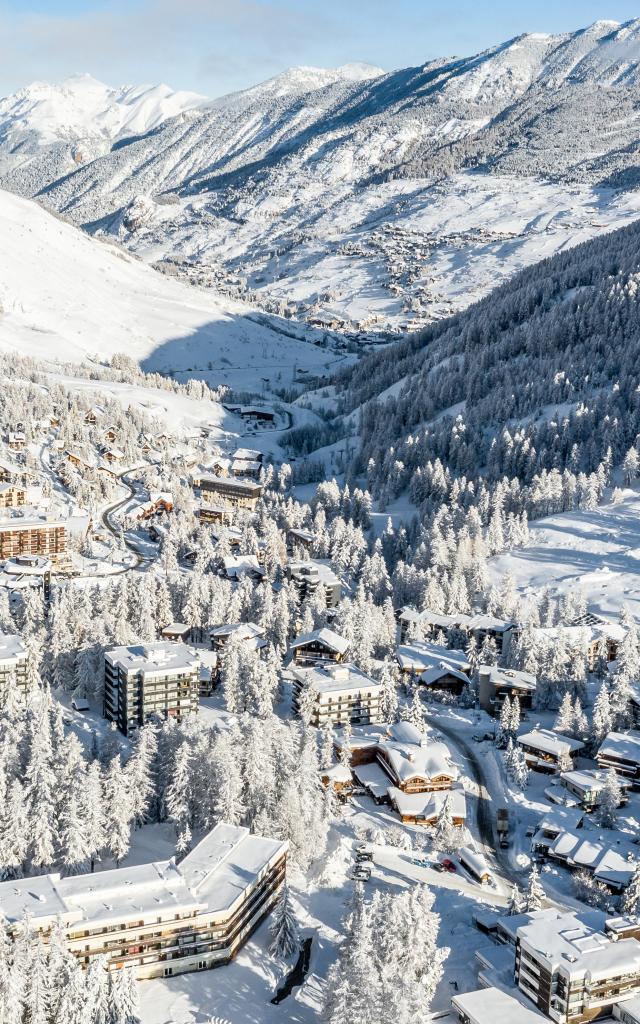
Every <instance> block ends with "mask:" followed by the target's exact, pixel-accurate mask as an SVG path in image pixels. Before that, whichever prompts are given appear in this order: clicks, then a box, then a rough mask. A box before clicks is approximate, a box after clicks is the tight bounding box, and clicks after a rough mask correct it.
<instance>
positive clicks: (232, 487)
mask: <svg viewBox="0 0 640 1024" xmlns="http://www.w3.org/2000/svg"><path fill="white" fill-rule="evenodd" d="M198 479H199V480H200V486H201V487H202V485H203V484H206V487H205V490H207V491H245V492H247V491H248V492H250V493H252V494H257V495H260V494H262V484H259V483H256V482H255V480H234V479H232V478H231V477H228V476H211V475H209V474H208V473H203V474H202V476H200V477H199V478H198Z"/></svg>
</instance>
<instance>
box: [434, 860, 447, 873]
mask: <svg viewBox="0 0 640 1024" xmlns="http://www.w3.org/2000/svg"><path fill="white" fill-rule="evenodd" d="M433 870H434V871H437V872H438V874H439V875H440V874H442V872H443V871H444V870H445V868H444V866H443V865H442V864H440V862H439V861H436V863H435V864H434V865H433Z"/></svg>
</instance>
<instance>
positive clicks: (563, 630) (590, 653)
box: [535, 614, 626, 672]
mask: <svg viewBox="0 0 640 1024" xmlns="http://www.w3.org/2000/svg"><path fill="white" fill-rule="evenodd" d="M535 634H536V636H537V637H539V638H540V639H542V640H546V641H547V643H554V642H562V643H564V644H566V645H567V646H569V647H573V648H576V649H577V650H583V651H584V653H585V655H586V658H587V665H588V668H589V671H590V672H595V671H596V670H597V669H598V668H599V667H601V666H606V665H607V664H609V663H611V662H612V661H615V659H616V658H617V656H618V647H619V645H620V643H621V642H622V640H623V639H624V637H625V635H626V630H625V628H624V627H623V626H621V625H620V624H619V623H615V622H607V621H606V620H605V619H601V618H599V617H598V616H596V615H591V614H587V615H584V616H582V618H581V619H579V620H578V621H577V622H576V623H575V624H574V625H571V626H548V627H540V628H538V629H536V631H535Z"/></svg>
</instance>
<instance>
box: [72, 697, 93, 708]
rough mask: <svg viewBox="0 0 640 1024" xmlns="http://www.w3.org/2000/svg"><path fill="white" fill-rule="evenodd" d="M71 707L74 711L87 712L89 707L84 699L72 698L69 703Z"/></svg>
mask: <svg viewBox="0 0 640 1024" xmlns="http://www.w3.org/2000/svg"><path fill="white" fill-rule="evenodd" d="M71 707H72V708H73V710H74V711H89V710H90V708H91V705H90V704H89V701H88V700H85V699H84V697H74V698H73V700H72V701H71Z"/></svg>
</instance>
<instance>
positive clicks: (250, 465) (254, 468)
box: [231, 459, 262, 480]
mask: <svg viewBox="0 0 640 1024" xmlns="http://www.w3.org/2000/svg"><path fill="white" fill-rule="evenodd" d="M261 469H262V466H261V465H260V463H259V462H250V461H248V460H246V459H234V460H233V462H232V463H231V474H232V476H235V477H242V478H248V479H251V480H259V479H260V470H261Z"/></svg>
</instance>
